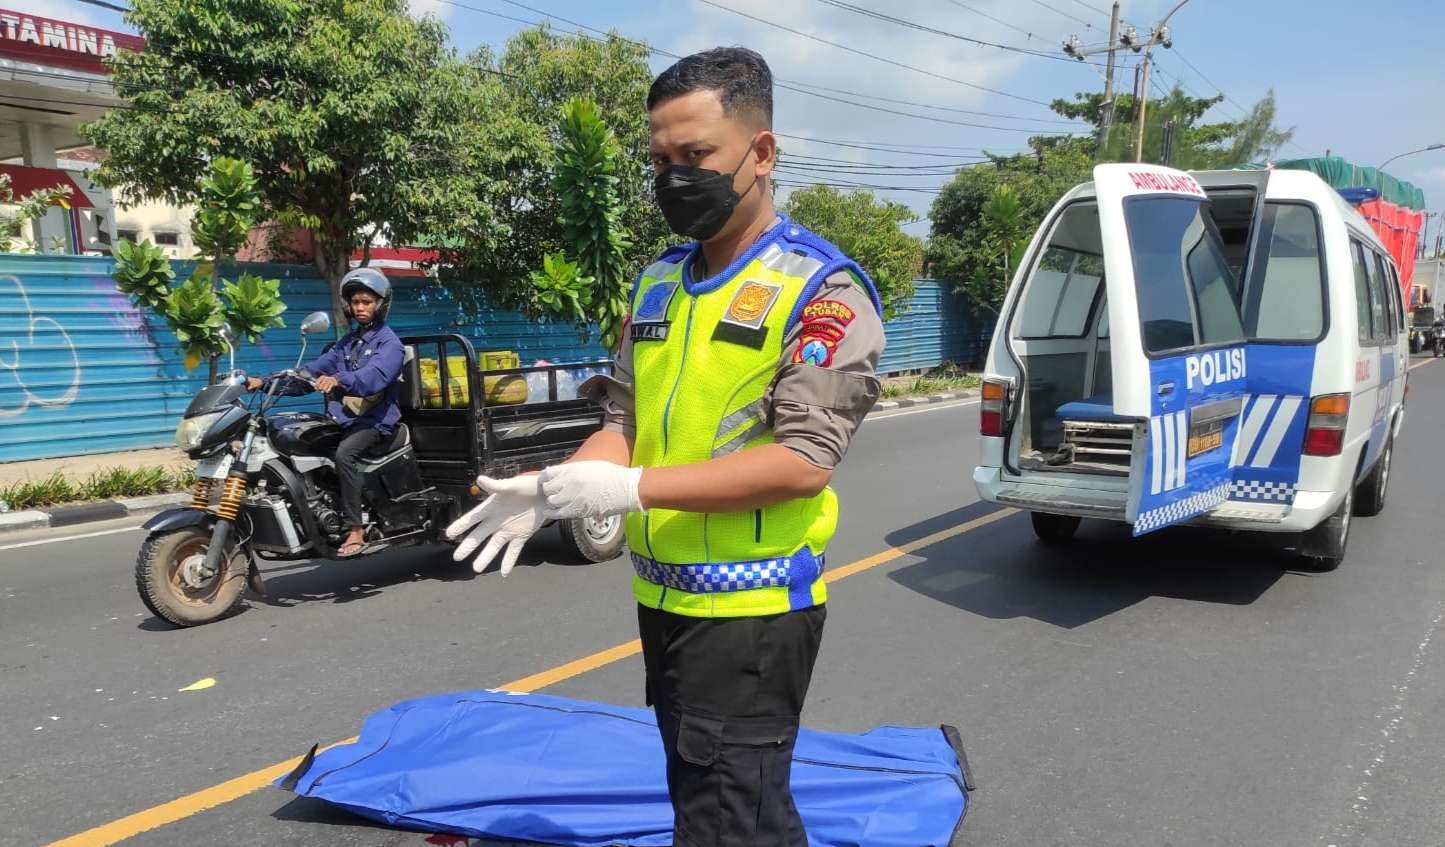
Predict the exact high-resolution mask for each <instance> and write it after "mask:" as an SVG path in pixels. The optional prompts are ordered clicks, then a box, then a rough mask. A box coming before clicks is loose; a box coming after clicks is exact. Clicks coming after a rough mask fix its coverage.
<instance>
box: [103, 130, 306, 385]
mask: <svg viewBox="0 0 1445 847" xmlns="http://www.w3.org/2000/svg"><path fill="white" fill-rule="evenodd" d="M195 191H196V196H197V209H196V215H195V217H194V218H193V219H192V220H191V237H192V239H193V240H194V241H195V243H196V245H197V246H199V247H201V251H202V252H201V257H200V258H201V261H200V262H199V263H197V265H196V266H195V267H194V268H193V270H192V271H191V274H190V276H189V277H187V278H186V279H185V280H184V281H183V282H181V284H180V285H173V283H174V282H175V276H176V275H175V270H174V269H173V268H172V267H171V263H170V260H169V259H167V258H166V256H165V253H164V252H162V251H161V249H160V248H158V247H156V246H155V245H153V244H151V243H150V242H149V241H142V242H140V243H138V244H136V243H132V242H131V241H129V240H122V241H120V242H119V243H117V244H116V245H115V249H114V256H115V270H114V271H112V273H111V276H112V277H113V278H114V279H115V283H116V289H117V290H118V291H120V292H121V293H122V294H124V295H126V296H127V297H128V298H130V301H131V302H132V303H134V304H135V305H136V306H140V307H144V308H146V309H149V310H150V311H151V312H153V313H155V314H156V315H158V316H159V317H160V318H161V319H163V320H164V321H165V322H166V324H167V325H168V326H169V327H170V328H171V331H172V332H174V333H175V335H176V340H177V341H179V342H180V347H181V350H182V351H183V352H184V353H185V357H186V367H187V368H193V367H195V366H196V364H197V363H199V362H200V361H201V360H202V359H209V360H210V374H209V377H208V379H209V381H210V382H215V380H216V371H217V360H218V358H219V357H220V355H221V354H222V353H224V352H225V351H226V340H225V339H224V338H223V337H222V334H221V329H222V327H226V326H229V327H230V329H231V332H232V338H233V340H234V339H240V338H245V339H248V340H250V341H251V342H252V343H254V342H255V341H256V338H257V337H258V336H259V335H260V334H261V333H263V332H265V331H266V330H267V329H270V328H271V327H273V326H285V321H283V320H282V319H281V313H282V312H285V311H286V304H285V303H283V302H282V301H281V281H280V280H278V279H262V278H261V277H258V276H256V275H255V274H250V273H243V274H241V276H240V277H239V278H238V279H237V280H236V281H235V282H229V281H225V280H222V279H221V268H222V266H224V265H226V264H228V263H230V262H232V261H233V260H234V259H235V254H236V251H238V250H239V249H240V248H241V246H242V245H243V244H244V243H245V241H246V235H247V233H248V232H249V231H250V229H251V227H252V225H254V224H255V222H256V216H257V215H258V214H259V213H260V206H259V203H258V202H257V193H256V181H255V176H254V174H253V173H252V172H251V169H250V167H249V166H247V165H246V163H244V162H240V161H237V160H235V159H229V158H226V157H224V156H222V157H219V158H217V159H215V160H214V161H212V162H211V164H210V168H209V170H208V171H207V174H206V176H205V178H204V179H202V180H200V182H199V184H198V185H197V186H196V189H195ZM218 287H219V291H218V290H217V289H218ZM223 297H224V302H223Z"/></svg>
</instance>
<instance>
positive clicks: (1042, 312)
mask: <svg viewBox="0 0 1445 847" xmlns="http://www.w3.org/2000/svg"><path fill="white" fill-rule="evenodd" d="M1103 276H1104V259H1103V256H1102V246H1101V244H1100V236H1099V210H1098V207H1097V206H1095V205H1093V204H1086V203H1077V204H1074V205H1072V206H1070V207H1069V208H1067V209H1065V210H1064V213H1063V214H1062V215H1061V216H1060V217H1059V221H1058V223H1057V224H1055V226H1054V231H1053V233H1052V234H1051V235H1050V237H1049V245H1048V247H1047V248H1046V249H1045V250H1044V252H1043V255H1041V256H1040V257H1039V261H1038V264H1037V265H1035V266H1034V269H1033V271H1032V273H1030V274H1029V276H1028V281H1027V283H1026V284H1025V287H1024V291H1023V296H1022V300H1021V301H1020V303H1019V307H1018V316H1017V319H1016V322H1015V324H1014V326H1015V327H1016V329H1015V332H1016V333H1017V337H1018V338H1021V339H1031V340H1036V339H1047V338H1082V337H1084V336H1085V335H1086V334H1088V331H1089V329H1090V324H1091V322H1092V318H1093V315H1094V301H1095V300H1097V299H1098V297H1099V289H1100V288H1101V280H1102V279H1103Z"/></svg>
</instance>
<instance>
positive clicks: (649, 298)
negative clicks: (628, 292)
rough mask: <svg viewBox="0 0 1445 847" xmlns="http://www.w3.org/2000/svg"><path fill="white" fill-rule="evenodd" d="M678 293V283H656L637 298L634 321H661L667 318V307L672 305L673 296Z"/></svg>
mask: <svg viewBox="0 0 1445 847" xmlns="http://www.w3.org/2000/svg"><path fill="white" fill-rule="evenodd" d="M676 293H677V282H676V281H672V282H654V283H653V284H652V285H650V286H648V287H647V290H646V291H644V292H642V296H641V297H639V298H637V310H636V312H634V313H633V315H632V319H633V320H634V321H661V320H665V319H666V318H667V307H668V306H669V305H671V304H672V295H674V294H676Z"/></svg>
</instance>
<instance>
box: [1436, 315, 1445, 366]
mask: <svg viewBox="0 0 1445 847" xmlns="http://www.w3.org/2000/svg"><path fill="white" fill-rule="evenodd" d="M1434 353H1435V356H1436V357H1437V358H1438V357H1440V356H1445V323H1441V324H1435V350H1434Z"/></svg>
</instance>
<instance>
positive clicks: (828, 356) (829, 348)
mask: <svg viewBox="0 0 1445 847" xmlns="http://www.w3.org/2000/svg"><path fill="white" fill-rule="evenodd" d="M837 346H838V345H837V342H834V341H829V340H828V339H827V338H824V337H822V336H818V335H804V336H803V338H802V340H801V341H799V342H798V349H797V350H796V351H794V353H793V363H794V364H797V365H815V366H817V367H820V368H826V367H828V366H829V365H831V364H833V351H834V350H836V349H837Z"/></svg>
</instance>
